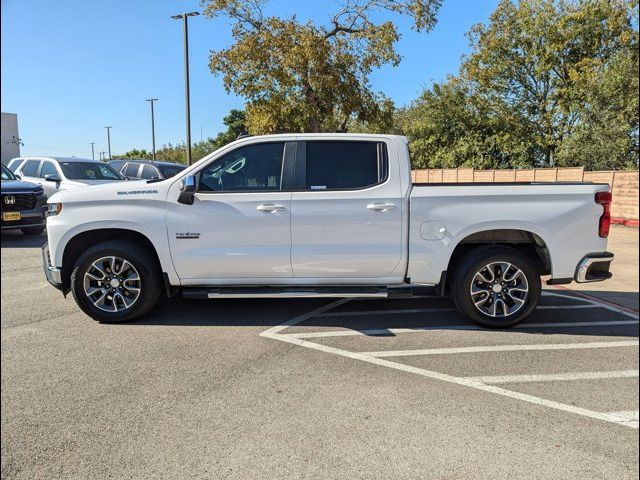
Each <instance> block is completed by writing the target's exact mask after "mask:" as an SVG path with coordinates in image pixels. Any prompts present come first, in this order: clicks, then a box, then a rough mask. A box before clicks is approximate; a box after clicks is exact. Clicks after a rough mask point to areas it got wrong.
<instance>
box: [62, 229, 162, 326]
mask: <svg viewBox="0 0 640 480" xmlns="http://www.w3.org/2000/svg"><path fill="white" fill-rule="evenodd" d="M71 291H72V293H73V298H74V299H75V300H76V303H77V304H78V306H79V307H80V308H81V309H82V311H83V312H85V313H86V314H87V315H89V316H90V317H91V318H93V319H94V320H98V321H101V322H107V323H118V322H127V321H130V320H133V319H135V318H138V317H141V316H142V315H144V314H145V313H147V312H148V311H149V310H151V308H153V306H154V305H155V304H156V302H157V301H158V298H160V293H161V274H160V268H159V266H158V265H157V261H156V259H155V258H154V257H153V256H152V255H151V254H149V253H148V252H147V251H146V250H144V249H143V248H141V247H140V246H138V245H136V244H135V243H131V242H126V241H120V240H114V241H108V242H104V243H100V244H98V245H96V246H94V247H91V248H90V249H89V250H87V251H86V252H85V253H83V254H82V255H81V256H80V258H79V259H78V261H77V262H76V264H75V266H74V268H73V271H72V272H71Z"/></svg>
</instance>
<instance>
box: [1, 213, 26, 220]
mask: <svg viewBox="0 0 640 480" xmlns="http://www.w3.org/2000/svg"><path fill="white" fill-rule="evenodd" d="M21 218H22V216H21V215H20V212H2V220H4V221H5V222H17V221H18V220H20V219H21Z"/></svg>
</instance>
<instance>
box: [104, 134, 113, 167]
mask: <svg viewBox="0 0 640 480" xmlns="http://www.w3.org/2000/svg"><path fill="white" fill-rule="evenodd" d="M104 128H106V129H107V150H108V151H109V157H108V158H107V160H111V129H112V128H113V127H104Z"/></svg>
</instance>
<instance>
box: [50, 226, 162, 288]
mask: <svg viewBox="0 0 640 480" xmlns="http://www.w3.org/2000/svg"><path fill="white" fill-rule="evenodd" d="M107 240H125V241H128V242H131V243H135V244H137V245H140V246H141V247H142V248H144V249H146V250H147V251H149V252H151V253H152V254H153V257H154V258H155V261H156V262H157V265H158V268H160V267H161V266H160V258H159V257H158V252H157V251H156V249H155V247H154V246H153V243H151V240H149V239H148V238H147V237H146V236H145V235H143V234H142V233H140V232H136V231H134V230H127V229H123V228H102V229H98V230H89V231H87V232H82V233H79V234H78V235H76V236H75V237H73V238H72V239H71V240H69V242H68V243H67V245H66V246H65V249H64V253H63V255H62V288H63V291H65V292H67V291H69V289H70V287H71V270H72V269H73V266H74V265H75V263H76V261H77V260H78V258H80V255H82V252H84V251H85V250H86V249H87V248H88V247H90V246H93V245H96V244H98V243H101V242H105V241H107Z"/></svg>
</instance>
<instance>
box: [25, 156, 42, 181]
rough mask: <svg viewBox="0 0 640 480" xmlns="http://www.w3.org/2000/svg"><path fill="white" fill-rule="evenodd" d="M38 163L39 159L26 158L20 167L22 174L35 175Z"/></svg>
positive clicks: (26, 175)
mask: <svg viewBox="0 0 640 480" xmlns="http://www.w3.org/2000/svg"><path fill="white" fill-rule="evenodd" d="M39 165H40V160H27V161H26V163H25V164H24V166H23V167H22V175H24V176H25V177H35V176H36V174H37V173H38V166H39Z"/></svg>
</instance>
